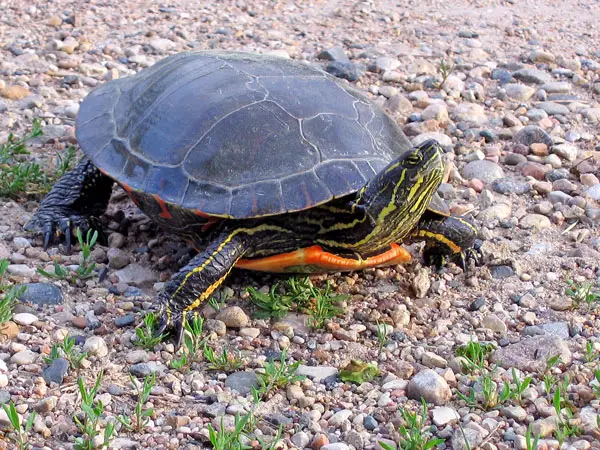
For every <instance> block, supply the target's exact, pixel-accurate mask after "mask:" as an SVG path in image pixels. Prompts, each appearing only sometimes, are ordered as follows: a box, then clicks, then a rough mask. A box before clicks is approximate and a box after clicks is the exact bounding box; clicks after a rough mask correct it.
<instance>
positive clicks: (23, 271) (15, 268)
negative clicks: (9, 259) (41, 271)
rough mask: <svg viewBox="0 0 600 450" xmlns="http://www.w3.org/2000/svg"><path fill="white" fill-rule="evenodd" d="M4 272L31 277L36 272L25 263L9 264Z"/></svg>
mask: <svg viewBox="0 0 600 450" xmlns="http://www.w3.org/2000/svg"><path fill="white" fill-rule="evenodd" d="M6 272H7V273H9V274H10V275H15V276H17V277H23V278H31V277H33V276H34V275H35V274H36V273H37V271H36V270H35V269H34V268H33V267H29V266H28V265H27V264H9V265H8V267H7V268H6Z"/></svg>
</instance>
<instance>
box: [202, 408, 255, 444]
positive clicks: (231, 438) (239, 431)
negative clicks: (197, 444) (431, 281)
mask: <svg viewBox="0 0 600 450" xmlns="http://www.w3.org/2000/svg"><path fill="white" fill-rule="evenodd" d="M248 420H249V416H248V415H244V416H239V415H236V416H235V425H234V429H233V430H227V429H226V427H225V425H224V424H223V417H221V426H220V427H219V430H218V431H217V430H215V429H214V428H213V426H212V424H209V425H208V440H209V441H210V443H211V444H212V447H213V449H214V450H251V449H252V446H251V445H247V444H245V443H242V442H241V440H242V439H243V438H245V439H246V440H248V439H247V436H246V435H245V434H244V429H245V428H246V425H247V422H248Z"/></svg>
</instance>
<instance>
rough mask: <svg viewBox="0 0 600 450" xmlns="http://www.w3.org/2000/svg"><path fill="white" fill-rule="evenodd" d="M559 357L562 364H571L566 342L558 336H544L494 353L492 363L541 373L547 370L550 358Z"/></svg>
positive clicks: (524, 340)
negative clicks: (547, 362)
mask: <svg viewBox="0 0 600 450" xmlns="http://www.w3.org/2000/svg"><path fill="white" fill-rule="evenodd" d="M557 355H559V356H560V360H561V363H562V364H565V365H568V364H570V363H571V360H572V355H571V350H569V347H568V345H567V344H566V343H565V341H563V340H562V339H561V338H559V337H558V336H552V335H544V336H536V337H532V338H527V339H523V340H522V341H520V342H517V343H516V344H511V345H508V346H506V347H501V348H499V349H497V350H496V351H495V352H494V353H492V361H493V362H495V363H497V364H499V365H500V366H501V367H504V368H505V369H511V368H513V367H515V368H517V369H519V370H524V371H525V370H526V371H541V370H544V369H545V368H546V361H547V360H548V358H552V357H554V356H557Z"/></svg>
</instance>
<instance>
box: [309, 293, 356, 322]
mask: <svg viewBox="0 0 600 450" xmlns="http://www.w3.org/2000/svg"><path fill="white" fill-rule="evenodd" d="M310 289H311V292H312V294H313V295H314V304H313V306H312V307H309V308H308V313H309V315H310V317H309V318H308V326H309V327H311V328H313V329H320V328H323V327H324V326H325V323H327V321H328V320H331V319H333V318H334V317H335V316H338V315H340V314H341V313H342V308H340V307H338V306H335V304H336V303H338V302H341V301H344V300H346V299H347V298H348V296H347V295H345V294H342V295H331V285H330V284H329V283H327V285H326V286H325V289H324V290H320V289H316V288H314V287H313V286H311V288H310Z"/></svg>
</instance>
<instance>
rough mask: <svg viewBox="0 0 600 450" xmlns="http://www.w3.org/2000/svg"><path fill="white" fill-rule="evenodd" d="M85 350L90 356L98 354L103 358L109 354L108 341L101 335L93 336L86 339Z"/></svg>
mask: <svg viewBox="0 0 600 450" xmlns="http://www.w3.org/2000/svg"><path fill="white" fill-rule="evenodd" d="M83 351H84V352H87V354H88V355H89V356H97V357H99V358H103V357H105V356H106V355H108V346H107V345H106V341H105V340H104V339H103V338H102V337H100V336H91V337H89V338H87V339H86V341H85V344H83Z"/></svg>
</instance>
